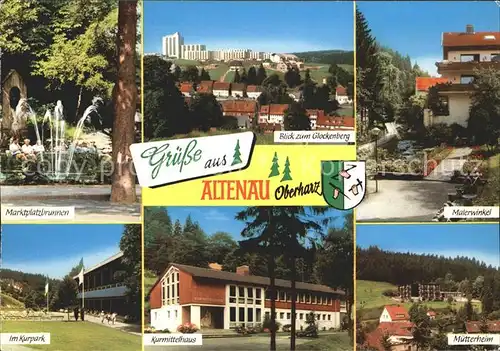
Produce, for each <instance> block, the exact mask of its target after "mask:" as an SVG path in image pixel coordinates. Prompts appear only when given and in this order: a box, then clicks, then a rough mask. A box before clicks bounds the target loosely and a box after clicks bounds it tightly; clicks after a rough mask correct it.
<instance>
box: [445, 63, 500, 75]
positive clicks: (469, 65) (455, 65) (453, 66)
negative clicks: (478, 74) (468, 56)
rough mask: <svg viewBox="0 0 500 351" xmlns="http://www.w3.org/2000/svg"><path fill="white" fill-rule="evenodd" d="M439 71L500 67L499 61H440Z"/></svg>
mask: <svg viewBox="0 0 500 351" xmlns="http://www.w3.org/2000/svg"><path fill="white" fill-rule="evenodd" d="M436 66H437V68H438V73H439V74H443V73H445V72H450V71H470V72H472V71H474V70H475V69H482V68H495V69H500V62H499V61H481V62H478V61H469V62H456V61H440V62H436Z"/></svg>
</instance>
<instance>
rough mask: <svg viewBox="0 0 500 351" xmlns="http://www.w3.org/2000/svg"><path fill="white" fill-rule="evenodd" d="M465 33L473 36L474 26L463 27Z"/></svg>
mask: <svg viewBox="0 0 500 351" xmlns="http://www.w3.org/2000/svg"><path fill="white" fill-rule="evenodd" d="M465 33H467V34H474V26H473V25H472V24H468V25H466V26H465Z"/></svg>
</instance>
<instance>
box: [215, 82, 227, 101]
mask: <svg viewBox="0 0 500 351" xmlns="http://www.w3.org/2000/svg"><path fill="white" fill-rule="evenodd" d="M213 89H214V90H213V94H214V96H215V97H222V98H227V97H229V95H230V89H231V83H226V82H214V88H213Z"/></svg>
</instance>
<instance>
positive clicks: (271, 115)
mask: <svg viewBox="0 0 500 351" xmlns="http://www.w3.org/2000/svg"><path fill="white" fill-rule="evenodd" d="M289 107H290V106H289V105H288V104H271V105H262V106H261V107H260V111H259V124H260V123H272V124H283V122H284V120H285V111H286V110H288V108H289Z"/></svg>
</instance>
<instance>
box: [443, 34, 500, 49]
mask: <svg viewBox="0 0 500 351" xmlns="http://www.w3.org/2000/svg"><path fill="white" fill-rule="evenodd" d="M443 46H444V47H462V46H500V32H476V33H457V32H451V33H443Z"/></svg>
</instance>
